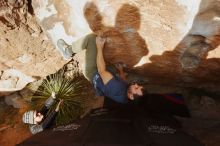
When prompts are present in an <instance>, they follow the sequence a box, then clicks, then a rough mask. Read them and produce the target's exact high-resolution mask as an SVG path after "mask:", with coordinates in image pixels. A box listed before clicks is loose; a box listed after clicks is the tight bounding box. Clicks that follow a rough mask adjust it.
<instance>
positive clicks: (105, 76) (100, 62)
mask: <svg viewBox="0 0 220 146" xmlns="http://www.w3.org/2000/svg"><path fill="white" fill-rule="evenodd" d="M105 41H106V39H105V38H101V37H99V36H98V37H97V38H96V46H97V58H96V61H97V68H98V72H99V74H100V76H101V78H102V81H103V83H104V84H107V83H108V82H109V81H110V80H111V79H112V78H113V75H112V74H111V73H110V72H108V71H107V70H106V65H105V60H104V57H103V48H104V45H105Z"/></svg>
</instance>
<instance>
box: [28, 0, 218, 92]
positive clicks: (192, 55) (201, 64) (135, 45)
mask: <svg viewBox="0 0 220 146" xmlns="http://www.w3.org/2000/svg"><path fill="white" fill-rule="evenodd" d="M32 3H33V8H34V12H35V15H36V17H37V18H38V21H39V22H40V24H41V26H42V28H43V29H44V30H45V32H47V34H48V36H49V37H50V39H51V41H52V42H53V44H55V45H56V41H57V40H58V39H60V38H63V39H64V40H65V41H67V42H68V43H71V42H73V41H75V40H77V39H78V38H80V37H82V36H84V35H86V34H88V33H91V32H94V33H96V34H101V35H103V36H106V37H107V43H106V46H105V49H104V51H105V52H104V55H105V59H106V62H108V63H116V62H123V63H125V64H127V66H128V67H129V70H130V72H134V73H139V74H141V75H143V76H145V77H146V79H147V80H148V81H149V84H157V85H163V86H165V85H166V86H168V85H169V86H178V87H184V88H185V87H187V88H188V87H190V88H200V89H205V90H207V91H219V90H220V88H219V87H220V76H219V72H220V60H219V57H220V50H219V48H220V47H219V43H220V11H219V10H220V1H219V0H198V1H190V0H187V1H183V0H165V1H160V0H120V1H111V0H105V1H104V0H101V1H99V0H90V1H89V0H80V1H78V0H63V1H62V2H61V1H59V0H54V1H51V0H36V1H33V2H32Z"/></svg>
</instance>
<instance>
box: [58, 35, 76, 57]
mask: <svg viewBox="0 0 220 146" xmlns="http://www.w3.org/2000/svg"><path fill="white" fill-rule="evenodd" d="M57 46H58V49H59V51H60V53H61V55H62V56H63V58H64V59H65V60H69V59H71V57H73V56H74V55H75V53H73V51H72V46H71V45H68V44H67V43H66V42H65V41H64V40H63V39H59V40H58V41H57Z"/></svg>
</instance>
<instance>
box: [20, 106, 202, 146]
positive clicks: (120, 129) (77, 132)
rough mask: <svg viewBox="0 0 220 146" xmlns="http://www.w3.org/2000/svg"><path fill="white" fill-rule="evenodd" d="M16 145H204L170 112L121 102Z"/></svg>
mask: <svg viewBox="0 0 220 146" xmlns="http://www.w3.org/2000/svg"><path fill="white" fill-rule="evenodd" d="M17 146H202V144H201V143H200V142H199V141H197V140H196V139H195V138H194V137H192V136H189V135H188V134H186V133H184V132H182V131H181V126H180V124H179V123H178V121H177V120H175V119H174V118H173V117H171V116H165V115H151V114H148V113H146V111H144V110H142V109H141V108H140V109H138V108H133V107H129V106H121V107H120V108H115V109H114V110H110V111H107V110H103V109H99V110H95V111H93V112H91V114H90V115H88V116H86V117H84V118H83V119H81V120H79V121H76V122H74V123H73V124H70V125H67V126H64V127H57V128H52V129H49V130H45V131H43V132H41V133H39V134H36V135H34V136H32V137H30V138H29V139H27V140H25V141H24V142H22V143H20V144H18V145H17Z"/></svg>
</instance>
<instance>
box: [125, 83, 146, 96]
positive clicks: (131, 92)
mask: <svg viewBox="0 0 220 146" xmlns="http://www.w3.org/2000/svg"><path fill="white" fill-rule="evenodd" d="M127 95H128V98H129V99H130V100H134V99H135V98H137V97H140V96H143V86H140V85H138V84H137V83H133V84H131V85H130V86H129V87H128V91H127Z"/></svg>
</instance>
